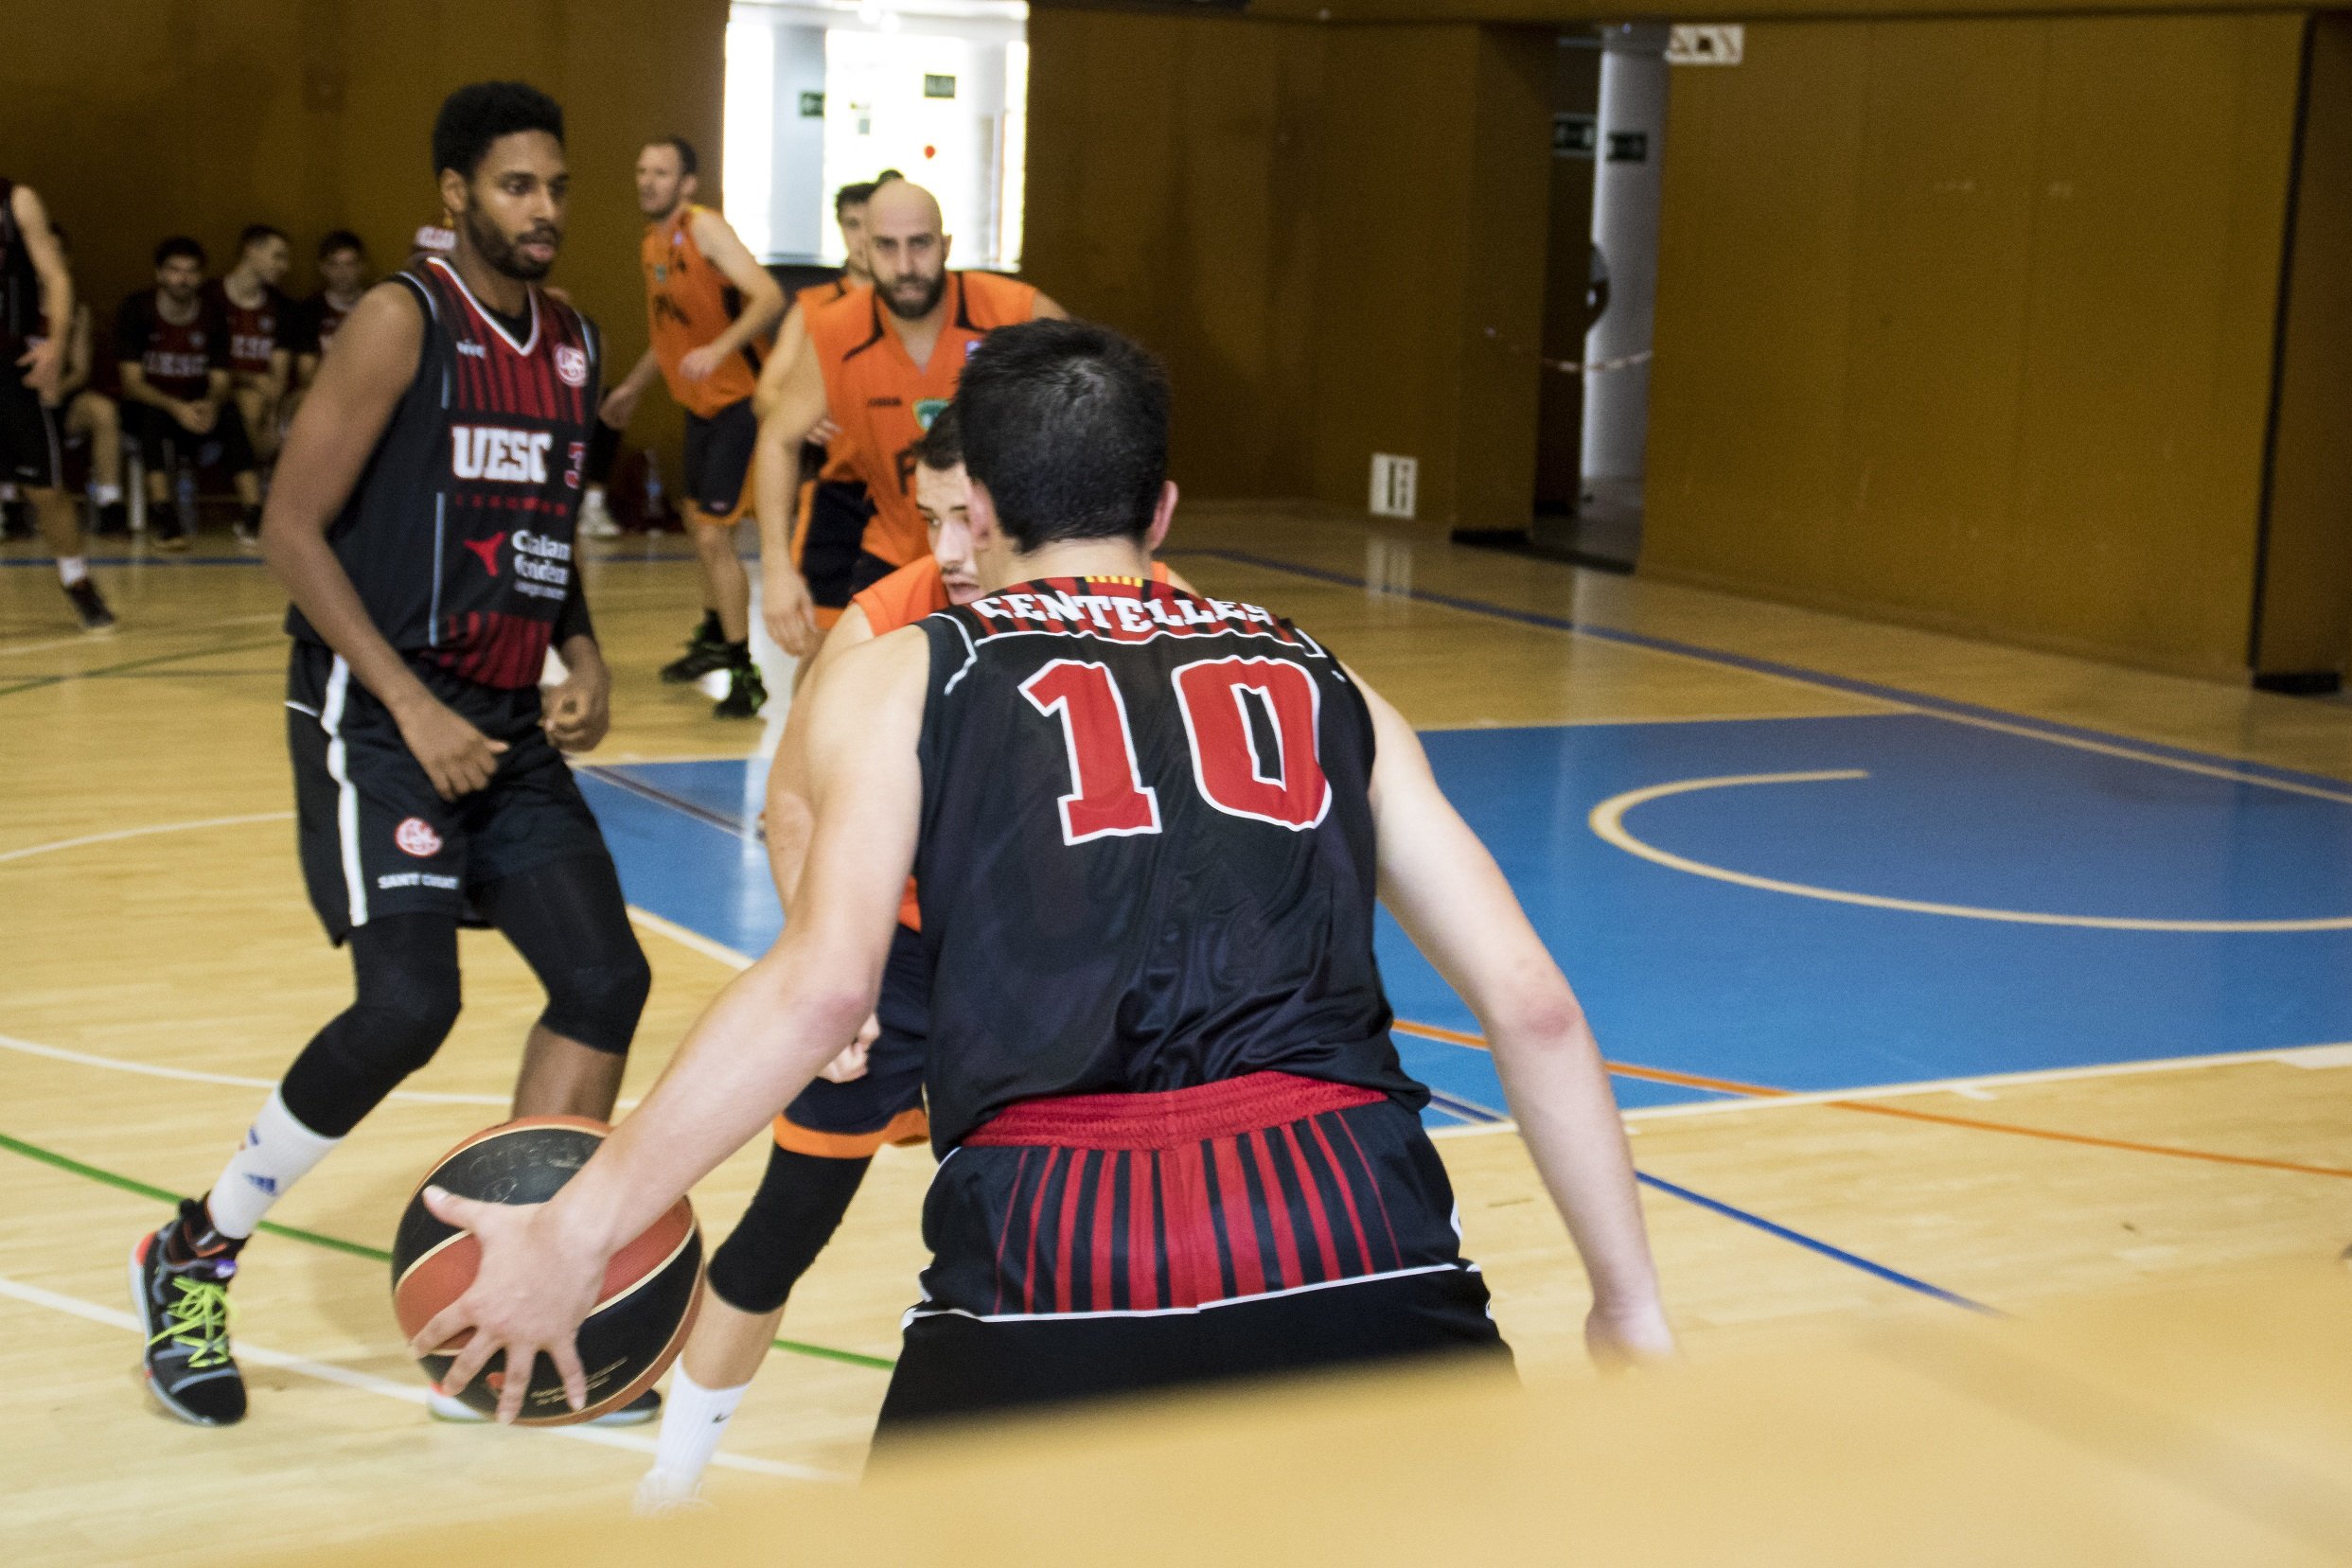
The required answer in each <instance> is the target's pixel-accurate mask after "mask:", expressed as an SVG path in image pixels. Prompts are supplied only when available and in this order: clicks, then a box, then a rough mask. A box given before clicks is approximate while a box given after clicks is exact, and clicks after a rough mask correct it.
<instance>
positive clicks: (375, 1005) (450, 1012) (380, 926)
mask: <svg viewBox="0 0 2352 1568" xmlns="http://www.w3.org/2000/svg"><path fill="white" fill-rule="evenodd" d="M351 969H352V974H353V976H354V978H356V979H357V980H358V982H359V992H358V995H356V996H355V997H354V998H353V1000H352V1003H351V1005H350V1006H349V1007H348V1008H345V1010H344V1011H343V1012H342V1013H339V1014H337V1015H336V1017H335V1019H334V1021H333V1022H331V1023H329V1024H328V1025H327V1027H326V1028H325V1029H323V1030H320V1031H318V1033H317V1034H316V1035H314V1036H313V1037H312V1038H311V1040H310V1043H309V1045H307V1046H305V1047H304V1048H302V1054H301V1055H300V1056H297V1057H295V1058H294V1065H293V1066H292V1067H290V1068H288V1069H287V1072H286V1079H285V1082H284V1084H282V1085H280V1088H279V1093H280V1094H281V1095H282V1096H283V1097H284V1099H285V1101H286V1108H287V1109H288V1110H289V1111H292V1113H293V1114H294V1119H295V1120H297V1121H299V1122H301V1123H302V1124H303V1125H304V1126H305V1127H308V1128H309V1129H310V1130H311V1131H312V1132H314V1133H317V1134H318V1135H319V1136H322V1137H341V1136H344V1135H345V1134H346V1133H348V1132H349V1131H351V1129H352V1128H354V1127H356V1126H358V1125H359V1124H360V1119H362V1118H363V1117H364V1116H366V1115H367V1113H368V1112H370V1111H372V1110H374V1109H375V1108H376V1107H377V1106H378V1105H380V1104H381V1103H382V1102H383V1098H384V1096H386V1095H388V1094H390V1093H391V1092H392V1091H393V1090H394V1089H396V1088H398V1086H399V1084H400V1080H402V1079H403V1078H406V1077H407V1076H408V1075H409V1074H410V1073H413V1072H415V1071H416V1069H417V1068H419V1067H421V1066H424V1065H425V1064H426V1063H428V1062H430V1061H432V1060H433V1052H435V1051H437V1050H439V1049H440V1048H441V1042H442V1041H444V1040H446V1039H448V1038H449V1033H450V1030H451V1028H452V1027H454V1026H455V1024H456V1022H457V1011H458V1008H459V1006H460V1005H461V1001H462V995H461V993H460V990H459V987H458V978H457V924H456V922H454V921H452V920H449V919H446V918H444V917H442V916H439V915H393V916H391V917H389V918H387V919H384V920H379V921H371V922H369V923H368V924H367V925H362V926H358V927H356V928H355V929H354V930H353V931H352V933H351Z"/></svg>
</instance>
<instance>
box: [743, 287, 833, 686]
mask: <svg viewBox="0 0 2352 1568" xmlns="http://www.w3.org/2000/svg"><path fill="white" fill-rule="evenodd" d="M799 325H800V312H799V311H797V310H796V311H794V312H793V313H792V317H791V319H790V320H788V321H787V322H786V323H785V332H784V336H783V337H782V339H781V340H780V341H778V343H777V344H776V352H775V355H774V357H773V358H771V359H770V360H769V361H768V367H767V368H766V369H765V370H763V371H761V372H760V378H759V390H758V392H757V393H756V394H755V395H754V397H755V401H754V403H753V407H755V408H756V409H757V410H758V411H759V436H758V439H757V440H756V442H755V443H754V444H753V446H752V511H753V512H754V513H755V514H756V515H757V517H758V519H759V572H760V616H761V618H762V619H763V620H765V621H766V622H767V623H768V635H769V636H770V637H772V638H774V639H775V640H776V642H777V643H778V644H779V645H780V646H782V647H783V649H784V650H785V652H787V653H788V654H790V655H792V656H793V657H794V658H796V659H805V658H807V657H808V656H809V655H810V654H812V653H814V652H816V651H817V612H816V608H815V607H814V606H813V605H811V604H810V603H809V600H808V584H807V583H806V582H805V581H803V580H802V577H801V574H800V573H799V571H798V570H797V569H795V568H794V566H793V565H792V524H793V521H794V519H795V517H796V515H797V513H798V510H799V505H800V491H801V443H802V442H804V441H805V440H807V439H808V433H809V432H811V431H813V430H815V429H816V428H817V424H818V422H819V421H820V420H822V418H824V416H825V406H824V375H823V373H822V371H820V370H819V369H818V368H817V353H816V347H815V345H814V344H811V343H810V342H809V341H808V338H807V334H806V333H805V331H801V330H798V329H797V328H798V327H799Z"/></svg>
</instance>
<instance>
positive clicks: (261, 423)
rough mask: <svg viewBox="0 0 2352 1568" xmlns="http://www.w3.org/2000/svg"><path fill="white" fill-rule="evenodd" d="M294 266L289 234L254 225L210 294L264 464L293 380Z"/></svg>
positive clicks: (237, 399)
mask: <svg viewBox="0 0 2352 1568" xmlns="http://www.w3.org/2000/svg"><path fill="white" fill-rule="evenodd" d="M292 264H293V250H292V246H290V245H289V244H288V243H287V241H286V236H285V235H284V234H282V233H281V232H279V231H278V230H276V229H274V228H272V227H271V226H270V225H269V224H267V223H253V224H248V225H247V226H246V229H245V232H244V233H243V234H242V235H240V236H239V237H238V241H237V265H236V266H234V267H232V268H230V269H229V271H228V273H227V275H226V276H224V277H222V278H221V279H220V280H219V281H218V282H216V283H214V284H213V285H212V287H211V289H210V291H209V292H210V293H211V295H212V298H213V300H214V302H215V303H216V304H218V305H219V307H220V308H221V314H223V315H224V316H226V317H227V318H228V324H229V396H230V398H231V400H232V401H233V402H234V403H235V404H236V407H237V412H238V414H239V417H240V418H241V419H242V420H243V421H244V425H245V433H246V435H247V437H248V438H249V439H250V440H251V441H252V443H253V450H254V456H255V457H256V458H257V459H258V460H260V461H261V462H264V463H267V462H268V461H269V460H270V459H271V458H273V457H274V456H276V455H277V444H278V432H279V430H280V428H281V427H280V424H279V412H280V409H281V407H282V406H283V404H284V402H285V398H286V389H287V387H288V386H289V385H290V384H291V383H292V379H293V352H292V349H293V333H294V302H293V301H292V300H290V299H288V298H287V297H286V296H285V295H284V294H283V293H280V292H279V291H278V287H277V286H278V283H279V282H280V281H281V280H282V279H283V278H284V277H285V276H286V270H287V268H289V267H290V266H292ZM258 498H259V491H258V488H257V487H256V501H257V500H258ZM242 499H243V497H242V496H241V495H240V496H239V500H242ZM248 535H249V530H248V529H247V528H246V526H245V525H244V524H243V523H242V522H240V523H239V528H238V535H237V537H238V538H239V541H241V542H243V543H246V544H251V543H254V542H255V541H256V539H258V538H259V537H260V536H259V534H258V532H252V533H251V535H250V537H248Z"/></svg>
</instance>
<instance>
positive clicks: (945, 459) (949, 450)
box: [914, 403, 964, 474]
mask: <svg viewBox="0 0 2352 1568" xmlns="http://www.w3.org/2000/svg"><path fill="white" fill-rule="evenodd" d="M914 455H915V460H916V461H917V462H919V463H921V464H922V465H923V467H927V468H928V469H930V470H932V471H933V472H934V473H943V474H944V473H946V472H948V471H949V470H950V469H953V468H958V467H963V464H964V421H963V419H961V418H960V417H958V415H957V414H956V406H955V405H954V404H953V403H949V404H948V405H947V406H946V408H944V409H941V410H940V411H939V412H938V413H937V414H933V415H931V428H930V429H928V430H927V431H925V432H923V439H922V440H921V441H919V442H917V443H915V448H914Z"/></svg>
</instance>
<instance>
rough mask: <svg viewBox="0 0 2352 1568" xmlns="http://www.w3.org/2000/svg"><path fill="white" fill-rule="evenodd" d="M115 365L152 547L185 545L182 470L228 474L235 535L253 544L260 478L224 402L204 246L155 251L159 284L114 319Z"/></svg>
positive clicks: (220, 329) (223, 337) (223, 355)
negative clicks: (211, 468)
mask: <svg viewBox="0 0 2352 1568" xmlns="http://www.w3.org/2000/svg"><path fill="white" fill-rule="evenodd" d="M115 364H116V365H117V367H118V368H119V369H120V371H121V373H122V429H123V433H124V434H125V435H126V436H128V437H130V438H131V439H132V440H133V441H134V442H136V443H137V444H138V448H139V452H140V455H141V456H142V457H143V458H144V459H145V460H146V463H147V500H148V517H149V519H150V523H149V526H150V531H151V532H152V533H153V534H154V535H155V538H156V544H157V546H158V548H160V549H164V550H186V548H187V546H188V539H187V534H186V530H185V529H184V528H183V526H182V523H181V520H180V519H179V518H178V517H177V516H176V515H174V514H173V513H172V512H171V510H170V508H169V507H168V505H167V502H168V500H169V498H170V493H171V491H170V484H171V470H172V467H174V466H175V465H176V464H179V463H188V464H202V463H204V462H206V461H217V462H219V463H220V465H221V467H225V468H226V469H227V470H228V471H229V473H230V474H231V475H233V476H234V479H235V483H236V485H237V499H238V501H239V502H240V503H241V504H242V506H243V508H244V514H243V516H242V518H241V519H240V520H239V532H240V534H246V533H250V534H252V535H253V536H254V537H259V529H260V523H261V476H260V474H259V473H258V472H256V468H255V465H254V455H253V444H252V443H251V441H249V440H248V439H247V438H246V434H245V422H244V420H243V419H242V418H241V417H239V414H238V409H237V405H236V403H235V402H233V401H232V400H231V399H230V396H229V323H228V317H227V316H226V314H224V313H223V312H222V310H221V308H220V306H219V304H218V303H217V302H216V301H213V300H210V299H208V298H206V296H205V291H204V248H203V246H202V245H200V244H198V243H197V242H196V241H195V240H193V239H190V238H187V237H186V235H174V236H172V237H171V238H168V239H166V240H165V241H164V242H163V243H161V244H159V245H157V246H156V247H155V286H154V287H153V288H151V289H141V290H138V291H135V292H134V293H133V294H132V295H131V296H130V297H129V298H128V299H126V300H124V301H123V302H122V308H121V309H120V310H119V311H117V312H116V313H115Z"/></svg>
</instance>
